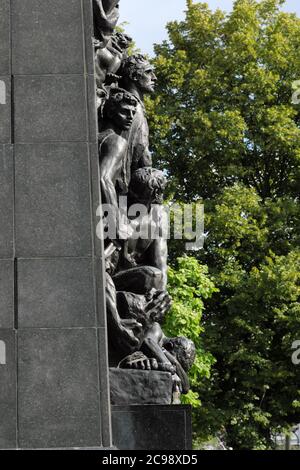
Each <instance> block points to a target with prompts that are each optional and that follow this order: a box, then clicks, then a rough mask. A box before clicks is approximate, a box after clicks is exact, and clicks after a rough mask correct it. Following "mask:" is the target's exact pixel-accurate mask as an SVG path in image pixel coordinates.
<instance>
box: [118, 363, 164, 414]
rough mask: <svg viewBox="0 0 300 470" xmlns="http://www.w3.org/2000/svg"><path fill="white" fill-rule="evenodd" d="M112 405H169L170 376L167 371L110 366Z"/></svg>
mask: <svg viewBox="0 0 300 470" xmlns="http://www.w3.org/2000/svg"><path fill="white" fill-rule="evenodd" d="M109 373H110V397H111V403H112V405H170V404H171V403H172V376H171V374H170V373H169V372H160V371H154V370H151V371H144V370H132V369H131V370H129V369H116V368H111V369H110V370H109Z"/></svg>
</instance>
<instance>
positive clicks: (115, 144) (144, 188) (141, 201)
mask: <svg viewBox="0 0 300 470" xmlns="http://www.w3.org/2000/svg"><path fill="white" fill-rule="evenodd" d="M118 3H119V1H118V0H94V15H95V63H96V81H97V90H98V91H97V94H98V107H99V109H98V115H99V162H100V186H101V192H102V202H103V203H105V204H106V206H105V207H108V206H107V205H109V208H110V211H111V214H110V215H111V217H110V218H108V219H105V217H103V220H104V230H105V234H106V235H107V236H106V237H104V238H105V257H106V305H107V320H108V332H109V341H110V362H111V365H113V366H118V367H120V368H125V369H136V370H138V369H140V370H149V371H150V370H152V371H153V370H155V371H163V372H164V373H166V372H167V373H169V374H171V375H172V380H173V389H174V390H175V391H178V392H180V393H187V392H188V390H189V381H188V376H187V371H188V369H189V368H190V367H191V366H192V364H193V361H194V359H195V347H194V344H193V343H192V341H190V340H188V339H187V338H181V337H178V338H167V337H166V336H165V335H164V333H163V331H162V327H161V324H162V322H163V320H164V317H165V315H166V314H167V312H168V310H169V309H170V305H171V299H170V297H169V294H168V292H167V242H166V237H165V231H164V215H163V214H164V210H163V192H164V189H165V187H166V183H167V181H166V177H165V176H164V174H163V173H162V172H161V171H159V170H156V169H153V168H152V155H151V152H150V150H149V128H148V122H147V117H146V112H145V107H144V97H145V95H146V94H150V93H153V92H154V87H155V82H156V80H157V79H156V75H155V72H154V68H153V66H152V65H151V64H150V62H149V60H148V59H147V58H146V57H145V56H143V55H141V54H135V55H132V56H128V52H127V50H128V47H129V45H130V43H131V39H130V38H129V37H128V36H126V35H124V34H122V33H114V27H115V24H116V21H117V18H118ZM121 198H123V199H124V200H125V209H126V214H127V215H126V220H127V224H126V227H125V229H124V227H123V222H122V223H121V220H122V217H121V216H120V207H119V206H120V204H119V203H120V201H121ZM123 209H124V207H123ZM104 212H105V211H104ZM102 216H103V214H102ZM112 216H113V217H112ZM112 229H115V230H112ZM129 373H130V371H129Z"/></svg>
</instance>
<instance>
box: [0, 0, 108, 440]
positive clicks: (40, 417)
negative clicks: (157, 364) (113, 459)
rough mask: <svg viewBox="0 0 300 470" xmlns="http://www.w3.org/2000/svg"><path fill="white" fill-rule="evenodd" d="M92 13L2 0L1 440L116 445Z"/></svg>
mask: <svg viewBox="0 0 300 470" xmlns="http://www.w3.org/2000/svg"><path fill="white" fill-rule="evenodd" d="M92 21H93V19H92V8H91V0H0V217H1V227H0V353H1V345H2V346H3V345H4V344H5V349H6V362H5V364H2V363H1V356H0V449H3V448H36V447H39V448H45V447H50V448H54V447H83V448H85V447H97V448H101V447H102V445H103V443H105V444H106V445H110V443H111V437H110V434H111V426H110V406H109V394H108V366H107V362H108V361H107V346H106V336H105V333H106V332H105V329H104V328H102V330H101V331H102V333H101V338H102V339H101V341H100V346H99V335H98V326H99V324H101V326H102V325H105V321H104V317H105V301H104V292H103V285H102V286H101V285H99V280H98V279H96V276H98V274H99V267H98V264H99V260H101V263H102V251H101V249H102V248H101V244H100V245H99V243H96V239H95V223H96V220H95V208H96V207H97V206H98V205H99V181H98V161H97V159H98V155H97V152H96V151H95V150H94V151H93V152H91V147H92V146H95V145H96V142H97V130H96V112H95V84H94V76H93V73H94V65H93V49H92V32H93V22H92ZM97 188H98V189H97ZM96 246H97V249H96ZM101 280H103V273H102V274H101V276H100V282H102V281H101ZM96 286H97V290H96ZM99 309H100V310H99ZM15 337H16V338H18V341H17V345H16V344H15ZM99 351H100V354H99ZM17 364H18V368H17ZM16 380H17V381H16ZM16 384H17V390H16ZM16 394H17V395H18V397H16ZM17 402H18V412H17V405H16V403H17ZM103 431H104V432H105V433H106V436H105V439H104V440H103V439H102V433H103Z"/></svg>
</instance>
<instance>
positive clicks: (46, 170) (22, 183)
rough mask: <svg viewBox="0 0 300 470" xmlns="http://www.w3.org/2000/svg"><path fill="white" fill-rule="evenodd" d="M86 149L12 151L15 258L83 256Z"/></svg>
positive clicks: (87, 218)
mask: <svg viewBox="0 0 300 470" xmlns="http://www.w3.org/2000/svg"><path fill="white" fill-rule="evenodd" d="M87 148H88V146H87V145H86V144H83V143H81V144H79V143H77V144H72V143H61V144H59V143H51V144H35V145H16V146H15V161H16V163H15V166H16V182H15V184H16V250H17V256H18V257H23V258H34V257H38V256H47V257H56V256H64V257H68V256H89V255H90V254H91V251H92V247H91V215H90V189H89V169H88V151H87Z"/></svg>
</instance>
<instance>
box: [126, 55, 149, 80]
mask: <svg viewBox="0 0 300 470" xmlns="http://www.w3.org/2000/svg"><path fill="white" fill-rule="evenodd" d="M148 65H149V60H148V59H147V57H145V56H144V55H142V54H135V55H132V56H129V57H127V58H126V59H124V61H123V63H122V65H121V69H120V71H119V72H118V73H120V75H121V77H122V79H124V80H126V79H128V78H129V79H130V80H134V79H135V78H136V77H137V76H138V75H139V73H140V72H141V71H142V70H143V69H145V67H146V66H148Z"/></svg>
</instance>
